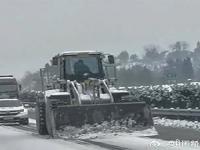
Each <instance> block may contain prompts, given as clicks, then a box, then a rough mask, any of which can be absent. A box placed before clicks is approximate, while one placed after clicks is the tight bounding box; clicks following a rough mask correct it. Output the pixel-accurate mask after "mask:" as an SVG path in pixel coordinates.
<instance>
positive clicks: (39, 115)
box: [36, 102, 48, 135]
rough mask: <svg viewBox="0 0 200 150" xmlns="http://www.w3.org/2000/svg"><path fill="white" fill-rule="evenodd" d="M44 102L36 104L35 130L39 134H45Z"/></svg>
mask: <svg viewBox="0 0 200 150" xmlns="http://www.w3.org/2000/svg"><path fill="white" fill-rule="evenodd" d="M45 113H46V112H45V103H44V102H39V103H38V104H37V105H36V125H37V130H38V133H39V134H40V135H47V134H48V131H47V127H46V114H45Z"/></svg>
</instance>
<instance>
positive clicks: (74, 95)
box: [36, 51, 153, 136]
mask: <svg viewBox="0 0 200 150" xmlns="http://www.w3.org/2000/svg"><path fill="white" fill-rule="evenodd" d="M110 68H113V70H114V71H113V74H114V77H113V78H110V76H109V73H108V72H109V71H108V70H110ZM40 74H41V82H42V87H43V94H42V95H41V96H39V98H38V100H37V106H36V114H37V116H36V118H37V119H36V121H37V128H38V132H39V134H41V135H45V134H49V135H51V136H54V134H55V132H56V130H58V129H60V128H61V127H62V126H75V127H81V126H82V125H85V124H95V123H99V124H100V123H102V122H104V121H112V120H121V119H132V120H134V121H135V122H136V124H139V125H142V126H145V127H150V126H153V120H152V116H151V109H150V107H149V106H148V105H147V104H146V103H145V102H138V101H134V100H133V99H132V97H131V95H130V93H129V91H128V90H120V89H119V88H117V87H115V84H114V83H115V82H116V66H115V60H114V57H113V56H112V55H108V54H103V53H101V52H96V51H72V52H70V51H68V52H64V53H61V54H58V55H56V56H55V57H53V58H52V60H51V65H49V64H46V65H45V68H43V69H41V70H40Z"/></svg>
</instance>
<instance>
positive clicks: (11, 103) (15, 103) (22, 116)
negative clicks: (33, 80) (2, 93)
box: [0, 99, 29, 125]
mask: <svg viewBox="0 0 200 150" xmlns="http://www.w3.org/2000/svg"><path fill="white" fill-rule="evenodd" d="M0 123H3V124H7V123H8V124H9V123H19V124H22V125H28V123H29V121H28V111H27V109H25V108H24V106H23V105H22V103H21V102H20V100H18V99H0Z"/></svg>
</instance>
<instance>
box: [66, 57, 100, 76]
mask: <svg viewBox="0 0 200 150" xmlns="http://www.w3.org/2000/svg"><path fill="white" fill-rule="evenodd" d="M65 72H66V74H68V75H74V74H83V73H93V74H98V73H99V65H98V58H97V57H96V56H91V55H87V56H82V57H80V56H78V57H77V56H68V57H67V58H66V59H65Z"/></svg>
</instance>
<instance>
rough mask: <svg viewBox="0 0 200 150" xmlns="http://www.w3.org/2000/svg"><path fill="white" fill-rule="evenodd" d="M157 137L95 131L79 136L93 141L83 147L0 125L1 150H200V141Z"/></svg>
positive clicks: (72, 142)
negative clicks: (168, 139)
mask: <svg viewBox="0 0 200 150" xmlns="http://www.w3.org/2000/svg"><path fill="white" fill-rule="evenodd" d="M29 122H30V126H35V120H33V119H30V120H29ZM154 134H155V132H154V129H153V130H152V129H147V130H144V131H142V132H141V131H135V132H132V133H116V134H113V133H110V134H109V133H102V132H99V133H94V132H93V133H92V134H86V135H82V136H80V137H78V139H80V140H88V141H89V142H88V143H84V144H83V143H81V142H79V143H77V141H73V140H62V139H51V138H49V137H47V136H40V135H37V134H36V133H32V132H31V131H25V130H21V129H16V128H14V127H11V126H0V150H44V149H46V150H103V149H113V150H114V149H115V148H112V146H116V147H117V148H116V149H120V150H122V149H126V150H199V148H200V143H198V142H197V141H179V140H177V141H165V140H160V139H155V138H150V137H146V136H149V135H154ZM93 142H94V143H93ZM106 144H107V146H108V147H106ZM101 145H102V146H101Z"/></svg>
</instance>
